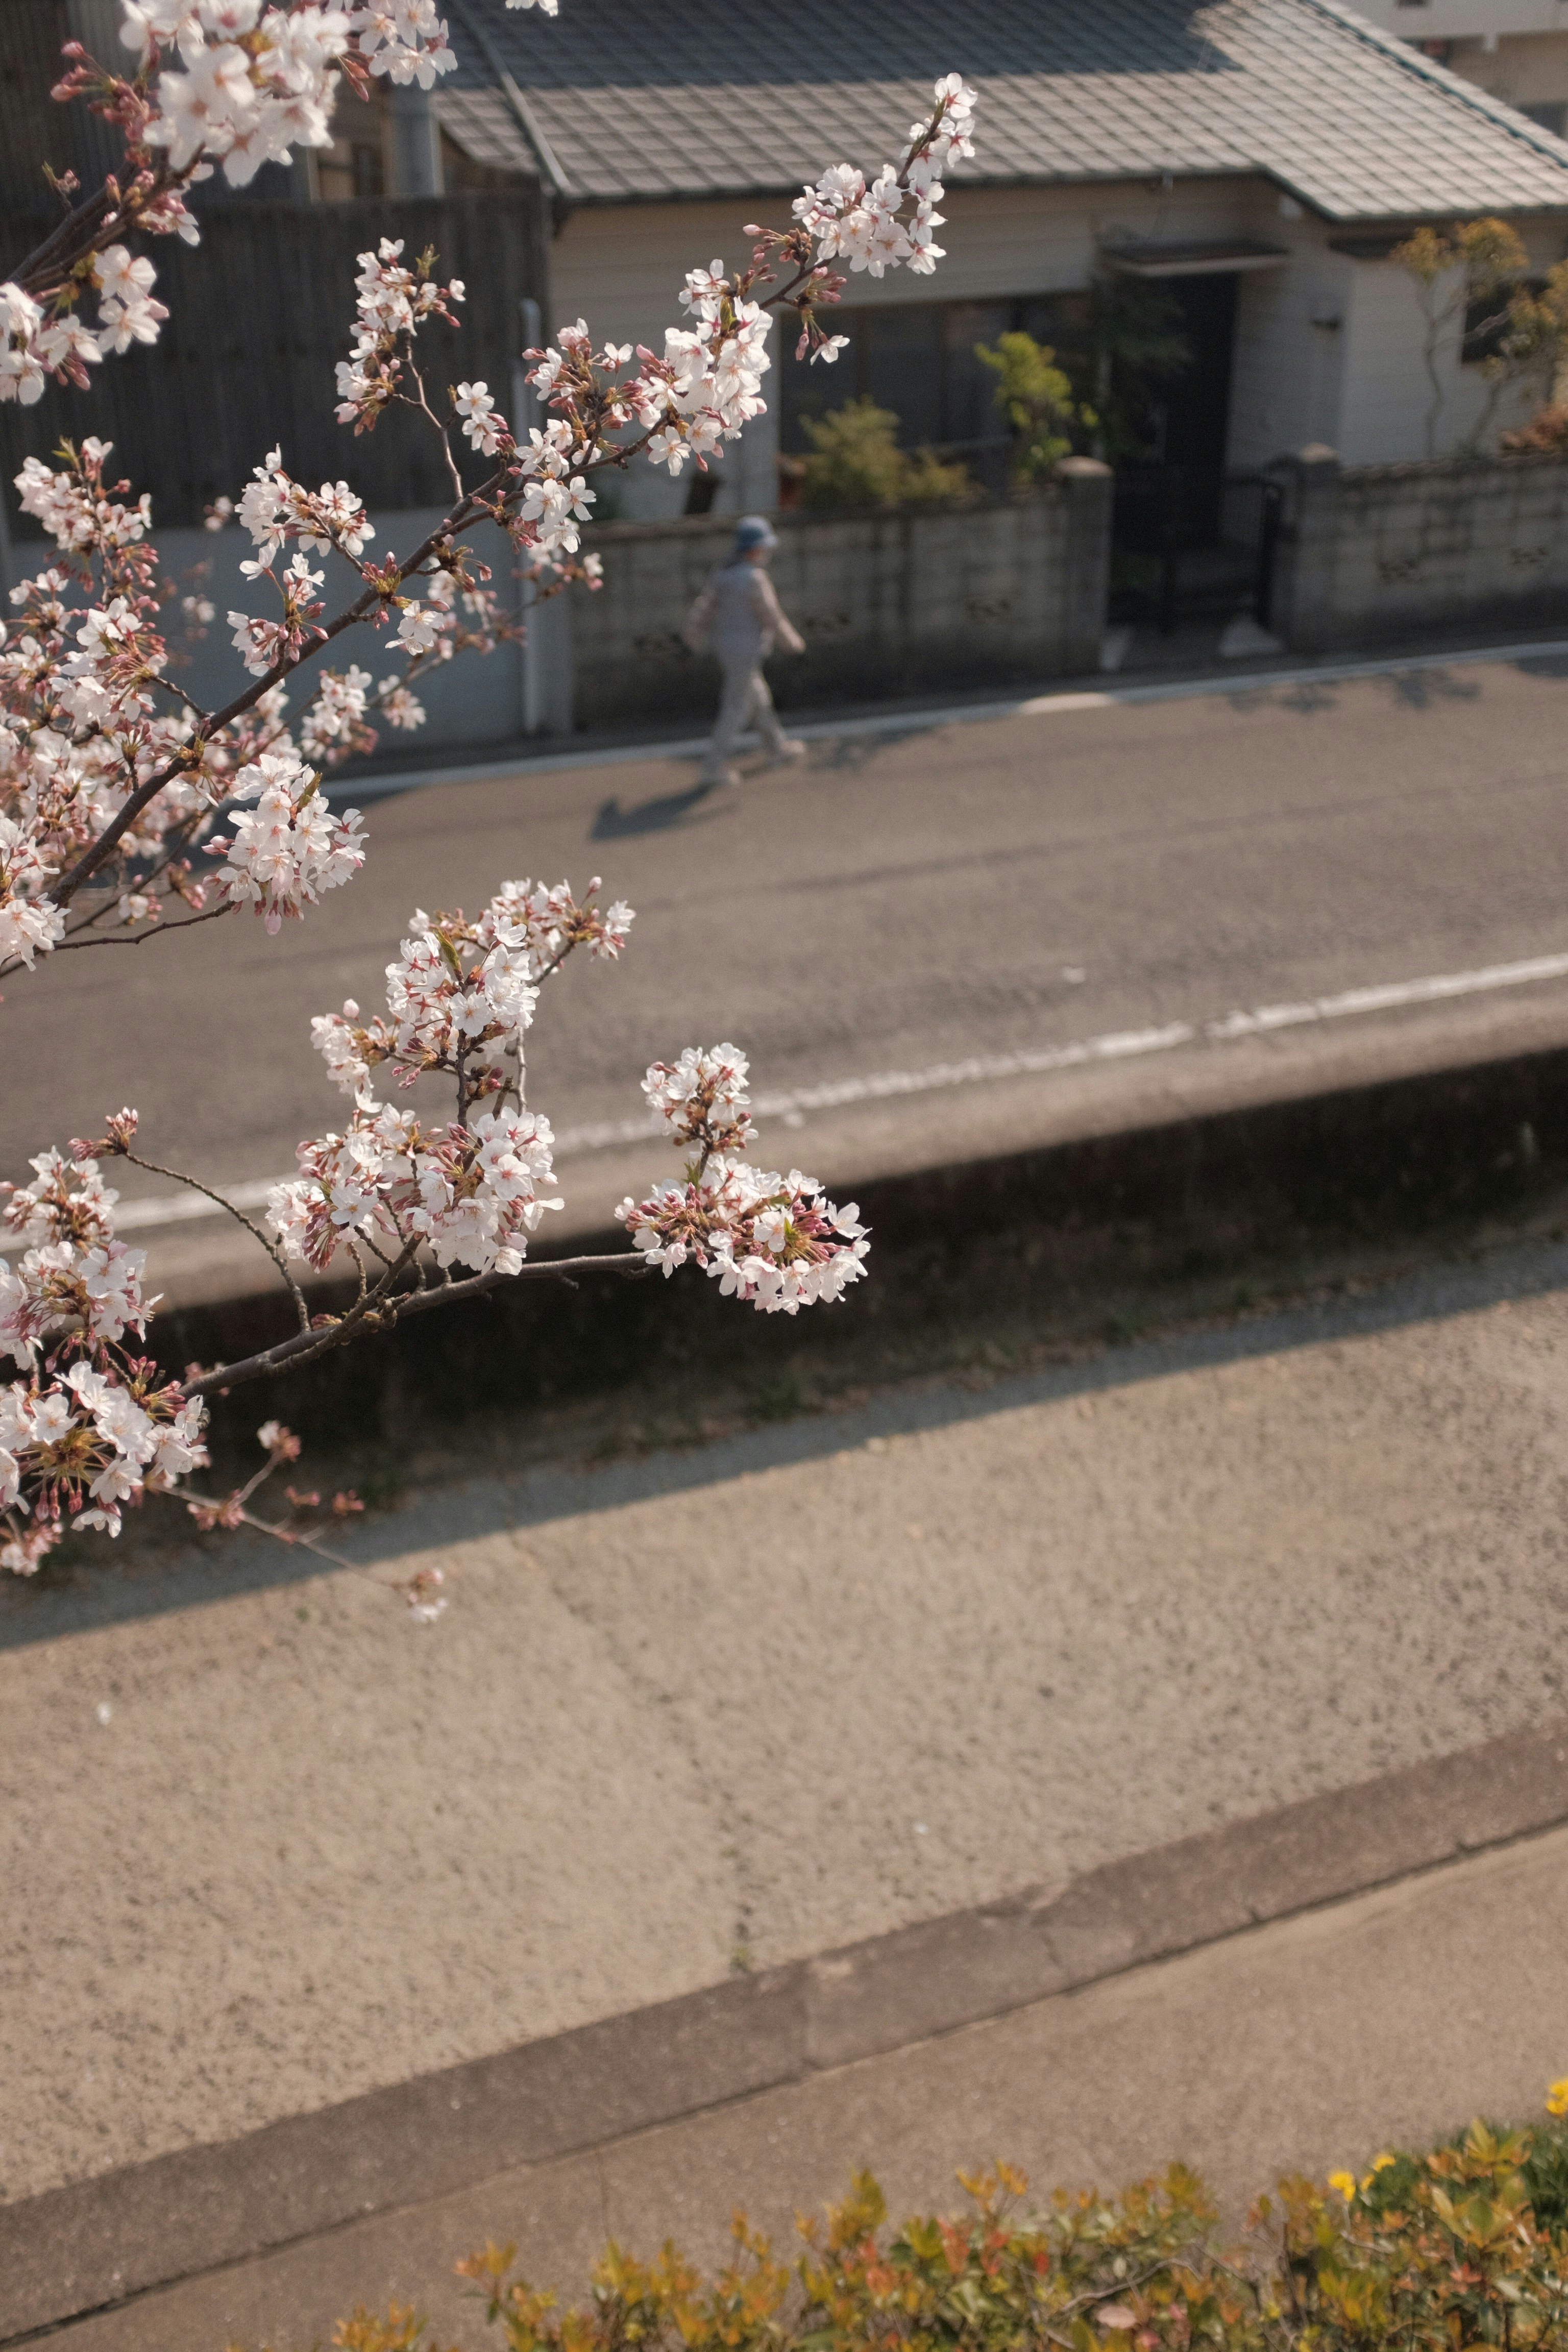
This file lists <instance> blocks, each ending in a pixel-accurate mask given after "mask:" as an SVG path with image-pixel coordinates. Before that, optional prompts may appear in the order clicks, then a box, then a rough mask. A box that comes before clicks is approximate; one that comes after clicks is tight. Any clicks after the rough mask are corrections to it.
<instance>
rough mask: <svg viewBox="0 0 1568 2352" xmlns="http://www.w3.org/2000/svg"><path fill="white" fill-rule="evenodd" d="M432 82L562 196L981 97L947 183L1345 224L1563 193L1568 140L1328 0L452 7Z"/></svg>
mask: <svg viewBox="0 0 1568 2352" xmlns="http://www.w3.org/2000/svg"><path fill="white" fill-rule="evenodd" d="M444 5H445V7H446V10H447V15H448V19H449V23H450V28H451V39H452V43H453V47H455V49H456V50H457V53H458V60H459V69H458V72H457V74H456V75H454V76H453V77H451V79H449V80H448V81H447V84H446V85H445V86H444V87H443V89H442V91H441V93H440V95H439V96H438V98H437V107H438V110H439V113H440V118H441V122H442V127H443V129H444V130H445V131H447V134H448V136H449V137H451V138H452V139H453V140H454V141H455V142H457V143H458V145H459V146H460V147H462V148H463V149H465V150H466V152H468V153H469V154H470V155H471V156H473V158H474V160H475V161H476V162H479V163H487V164H489V165H492V166H495V167H498V168H500V169H502V170H507V171H514V172H525V173H530V174H534V173H538V174H539V176H540V177H541V178H542V181H543V183H544V184H545V185H546V187H547V188H550V189H552V192H553V194H554V195H555V197H556V200H557V203H558V205H560V206H561V207H563V208H575V207H577V206H581V205H626V204H637V203H650V202H662V203H668V202H669V201H670V200H672V199H680V198H700V197H714V196H721V195H748V194H757V195H762V194H776V193H777V192H779V191H781V190H785V189H792V188H795V187H797V186H798V185H800V184H802V183H803V182H804V181H805V180H808V179H812V178H815V176H816V173H819V172H820V171H821V170H822V169H823V167H824V165H825V163H829V162H834V161H839V160H845V161H853V162H855V163H860V164H862V165H864V166H866V167H868V168H873V169H874V168H875V167H877V166H878V165H879V164H881V163H884V162H887V161H889V160H891V159H893V158H894V157H895V156H896V155H897V153H898V152H899V151H900V141H901V139H902V137H903V135H904V134H905V133H906V132H907V130H908V127H909V125H910V123H911V122H912V121H914V120H915V119H916V118H917V117H918V116H919V115H920V114H921V113H922V112H923V110H925V108H926V106H927V105H928V104H929V100H930V88H931V81H932V79H934V78H935V77H936V75H938V74H939V73H943V72H948V71H951V70H953V69H955V68H956V69H957V70H958V71H960V72H962V73H963V75H964V76H965V78H966V79H968V80H969V81H970V82H971V83H973V86H974V87H975V89H977V91H978V92H979V94H980V100H981V106H980V119H979V139H978V142H977V144H978V152H977V153H976V155H975V157H974V159H973V163H965V164H964V165H963V166H962V167H961V168H960V169H959V170H958V171H957V172H955V173H953V174H952V179H953V182H954V184H958V185H969V186H984V185H993V186H997V185H1003V186H1005V185H1012V186H1021V185H1022V186H1028V185H1035V186H1043V185H1050V184H1074V183H1077V184H1091V183H1096V182H1101V183H1103V182H1110V181H1128V180H1135V181H1144V182H1147V181H1150V180H1159V179H1162V178H1166V177H1169V178H1170V179H1171V180H1173V181H1174V180H1183V179H1191V178H1195V177H1203V178H1214V177H1215V176H1226V175H1231V174H1246V175H1250V176H1253V177H1256V176H1258V174H1262V175H1264V176H1265V177H1267V178H1268V179H1269V180H1272V181H1273V182H1274V183H1275V184H1277V185H1278V186H1279V188H1280V190H1281V191H1282V192H1284V193H1285V194H1289V195H1290V196H1292V197H1294V198H1296V199H1297V200H1298V201H1299V202H1300V203H1301V204H1303V205H1307V206H1308V207H1310V210H1311V211H1312V212H1314V213H1316V214H1317V215H1320V217H1321V218H1322V219H1324V220H1326V221H1329V222H1331V223H1334V224H1337V225H1346V224H1351V223H1371V224H1375V223H1378V222H1389V221H1414V220H1421V219H1447V218H1450V217H1452V216H1454V215H1469V214H1476V213H1502V214H1509V213H1513V214H1525V213H1536V214H1539V213H1542V212H1552V211H1556V210H1559V209H1568V149H1565V148H1564V145H1563V142H1561V141H1558V140H1556V139H1554V138H1552V136H1551V134H1550V133H1548V132H1545V131H1540V130H1538V129H1537V128H1536V126H1535V125H1533V124H1532V123H1531V122H1529V121H1526V120H1525V119H1524V118H1523V117H1522V116H1520V115H1517V114H1515V113H1514V112H1513V111H1512V110H1511V109H1510V108H1508V107H1506V106H1503V105H1501V104H1500V102H1499V101H1498V100H1495V99H1491V98H1489V97H1488V96H1487V95H1486V94H1485V93H1484V92H1483V91H1481V90H1479V89H1476V88H1475V87H1474V86H1473V85H1472V84H1471V83H1468V82H1466V81H1462V80H1461V79H1459V78H1458V76H1457V75H1454V74H1450V73H1448V72H1447V71H1446V70H1445V69H1444V68H1442V67H1440V66H1437V65H1436V64H1434V63H1432V62H1431V60H1429V59H1427V58H1423V57H1421V56H1419V55H1417V54H1416V53H1415V51H1413V50H1411V49H1409V48H1408V47H1405V45H1404V44H1403V43H1401V42H1399V41H1395V40H1394V39H1392V38H1390V37H1388V36H1387V35H1385V34H1384V33H1380V32H1378V31H1376V30H1374V29H1373V27H1372V26H1369V25H1367V24H1365V23H1363V21H1362V19H1360V18H1359V17H1357V16H1354V15H1352V13H1351V11H1350V10H1349V9H1347V8H1343V7H1341V6H1339V5H1336V4H1335V0H1209V5H1193V0H1049V5H1042V0H972V5H970V6H968V7H967V8H965V9H963V10H962V11H955V10H953V9H952V7H951V6H949V5H945V0H858V5H856V6H855V7H854V8H853V9H847V8H846V7H845V6H844V5H842V0H789V5H788V7H787V8H785V9H780V8H779V7H778V6H777V5H769V0H660V5H658V6H657V7H655V6H652V5H648V0H562V7H561V13H560V15H559V16H557V17H555V18H549V17H546V16H543V15H542V14H541V13H540V12H539V11H537V10H535V9H532V8H526V9H523V10H521V11H519V10H517V9H514V8H508V7H507V6H506V5H504V0H444Z"/></svg>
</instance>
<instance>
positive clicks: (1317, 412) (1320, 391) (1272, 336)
mask: <svg viewBox="0 0 1568 2352" xmlns="http://www.w3.org/2000/svg"><path fill="white" fill-rule="evenodd" d="M1275 210H1276V217H1275V218H1274V220H1273V221H1271V222H1270V223H1269V225H1268V238H1269V241H1270V242H1271V243H1274V244H1277V245H1284V246H1287V247H1289V250H1290V259H1289V262H1288V263H1287V264H1286V266H1285V267H1284V268H1281V269H1259V270H1256V271H1253V272H1251V273H1249V274H1248V275H1247V276H1244V277H1243V278H1242V280H1241V294H1240V300H1239V302H1238V305H1237V320H1236V358H1235V366H1234V371H1233V373H1232V377H1231V397H1230V432H1229V436H1228V439H1227V455H1228V457H1229V462H1230V464H1231V466H1232V467H1233V468H1234V469H1235V470H1236V471H1237V473H1247V472H1251V471H1253V470H1254V469H1255V468H1256V467H1259V466H1266V465H1268V462H1269V460H1270V459H1271V458H1274V457H1279V455H1280V453H1281V452H1282V451H1284V450H1287V449H1300V448H1304V447H1305V446H1306V445H1307V444H1308V443H1309V442H1310V441H1322V442H1327V443H1328V445H1329V446H1330V447H1335V446H1338V440H1339V434H1340V422H1341V413H1342V403H1343V394H1344V373H1345V335H1344V327H1343V320H1344V317H1345V313H1346V311H1347V310H1348V308H1349V303H1350V291H1351V276H1352V269H1353V268H1354V266H1355V265H1354V264H1353V263H1352V262H1350V261H1348V260H1347V259H1346V258H1345V257H1344V256H1343V255H1342V254H1338V253H1333V252H1331V251H1330V249H1329V243H1328V232H1327V230H1326V229H1325V228H1324V226H1323V225H1322V224H1321V222H1320V221H1316V220H1312V219H1310V218H1307V217H1305V216H1303V215H1299V214H1298V216H1297V217H1295V218H1293V219H1292V218H1289V217H1287V216H1284V215H1280V213H1279V207H1278V205H1277V206H1276V208H1275ZM1334 320H1339V321H1340V323H1339V325H1337V326H1336V325H1335V324H1333V323H1332V322H1333V321H1334Z"/></svg>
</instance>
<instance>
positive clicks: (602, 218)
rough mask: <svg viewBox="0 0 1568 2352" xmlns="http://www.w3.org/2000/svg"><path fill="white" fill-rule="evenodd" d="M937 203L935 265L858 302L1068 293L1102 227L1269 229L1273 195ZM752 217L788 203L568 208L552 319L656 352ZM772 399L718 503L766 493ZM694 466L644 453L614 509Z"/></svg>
mask: <svg viewBox="0 0 1568 2352" xmlns="http://www.w3.org/2000/svg"><path fill="white" fill-rule="evenodd" d="M942 211H943V214H944V215H945V219H946V226H945V227H944V228H943V229H942V232H941V234H942V242H943V243H944V245H945V247H946V248H947V257H946V259H945V260H943V261H942V262H940V263H939V264H938V266H937V270H936V274H935V275H934V277H931V278H917V277H911V276H910V272H909V271H908V270H905V269H899V270H893V271H889V274H888V276H887V277H885V278H872V277H870V276H869V275H868V274H865V273H860V274H857V275H856V276H855V277H854V278H852V279H851V283H850V287H849V289H847V290H848V294H849V298H850V299H853V301H854V302H855V304H856V306H857V307H858V308H859V307H862V306H867V305H870V304H880V303H884V302H888V303H892V302H931V301H944V302H965V301H990V300H996V299H1003V298H1005V297H1008V296H1011V295H1016V294H1055V293H1061V292H1066V291H1068V290H1070V289H1074V288H1077V287H1080V286H1083V285H1085V284H1086V283H1087V282H1088V279H1089V274H1090V272H1091V270H1092V268H1093V266H1094V257H1095V254H1096V251H1097V250H1098V247H1099V246H1100V243H1101V242H1103V241H1104V240H1105V239H1107V238H1116V237H1123V238H1125V237H1157V238H1171V239H1198V238H1212V237H1226V236H1266V235H1268V234H1270V233H1271V232H1270V224H1271V223H1272V221H1273V220H1274V217H1275V215H1277V213H1278V199H1277V197H1276V194H1275V193H1274V191H1273V190H1272V189H1270V188H1268V186H1267V185H1266V184H1264V183H1263V182H1261V181H1258V180H1256V179H1250V178H1242V177H1239V176H1238V177H1237V178H1235V179H1215V180H1206V181H1194V182H1186V183H1184V184H1180V185H1178V186H1177V187H1175V188H1173V189H1167V190H1162V189H1161V188H1159V187H1158V186H1157V185H1153V184H1152V185H1150V186H1149V187H1147V188H1143V187H1140V186H1138V185H1135V184H1129V183H1127V182H1124V181H1117V182H1112V183H1109V184H1106V185H1105V186H1104V187H1093V186H1090V187H1081V186H1080V187H1071V188H957V189H952V190H950V191H949V193H948V195H947V197H946V198H945V199H944V202H943V205H942ZM757 217H761V218H762V219H763V221H765V222H771V223H775V224H778V225H782V224H783V223H784V221H785V220H786V219H787V217H788V207H787V205H785V204H784V200H783V199H782V198H779V197H773V198H752V199H750V200H749V201H748V200H747V199H746V198H743V197H737V198H735V199H734V200H732V201H725V202H722V203H719V204H680V205H593V206H584V208H583V209H582V210H581V211H579V212H575V213H573V214H572V215H570V216H569V217H568V219H567V221H566V223H565V225H564V226H563V229H562V231H561V234H560V236H558V237H557V238H556V239H555V242H554V244H553V246H552V248H551V283H552V311H553V316H554V319H555V320H565V321H567V322H570V321H572V320H575V319H578V318H583V319H585V320H587V322H588V325H589V327H590V329H591V331H593V333H594V334H595V336H596V337H602V338H607V339H608V340H609V341H613V342H618V343H619V342H642V343H647V345H648V346H649V347H650V349H652V350H654V351H662V350H663V348H664V330H665V328H666V327H667V326H673V325H675V324H677V323H678V322H679V320H681V319H682V318H683V317H684V315H685V314H684V313H683V312H682V311H681V310H680V308H679V299H678V297H679V290H680V286H681V281H682V279H683V278H684V277H685V275H686V272H687V271H688V270H689V269H690V268H693V267H695V266H696V265H697V264H699V263H701V264H704V265H706V264H707V263H708V262H710V260H711V259H712V258H713V257H714V256H715V255H717V256H718V257H720V258H721V259H722V260H723V261H725V262H726V263H728V264H729V265H730V266H731V267H734V266H735V265H736V264H738V263H740V262H742V261H743V260H744V259H746V258H748V257H749V251H750V240H749V239H748V238H746V237H744V236H742V235H741V229H742V226H743V225H744V223H745V222H746V221H748V220H751V219H754V218H757ZM781 364H783V365H785V366H794V365H795V364H796V362H795V360H794V359H793V357H791V356H790V355H789V353H788V351H787V349H786V350H785V352H784V356H783V358H782V360H781V350H780V338H779V337H777V336H775V338H774V341H773V365H774V367H775V369H776V368H777V367H779V366H780V365H781ZM763 389H764V392H765V391H766V389H767V385H766V383H764V386H763ZM776 406H777V404H776V403H773V404H770V411H769V414H768V415H766V416H765V417H759V418H758V419H757V421H756V423H755V424H753V425H751V426H749V427H748V428H747V430H746V432H745V433H744V434H743V435H742V439H741V441H740V443H739V445H738V446H736V447H735V448H732V449H731V452H730V453H729V455H728V457H727V459H726V463H725V466H724V469H723V475H722V478H721V488H720V492H719V495H718V498H717V499H716V500H715V509H716V511H718V512H720V513H736V514H743V513H746V512H748V511H751V510H752V509H757V508H768V507H771V506H773V504H774V503H775V501H776V498H777V479H778V475H777V462H778V426H777V415H776ZM737 460H738V461H739V462H737ZM689 478H690V477H689V473H687V474H685V475H683V476H682V477H681V478H679V479H677V480H673V481H672V480H671V479H670V478H669V476H668V474H665V473H663V472H662V471H660V472H657V473H656V472H655V470H654V469H653V468H652V467H649V466H648V465H647V464H646V462H645V463H644V464H642V465H641V466H639V467H637V468H636V469H635V470H634V471H633V472H631V473H629V474H628V475H627V477H626V480H625V481H624V482H622V483H617V484H616V490H615V499H616V511H617V512H618V513H619V514H620V515H621V516H622V517H623V518H624V519H626V520H629V521H637V522H642V521H659V520H664V519H666V518H667V517H668V516H671V515H676V514H679V513H680V512H681V511H682V509H683V508H684V506H685V502H686V494H687V485H688V482H689Z"/></svg>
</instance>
